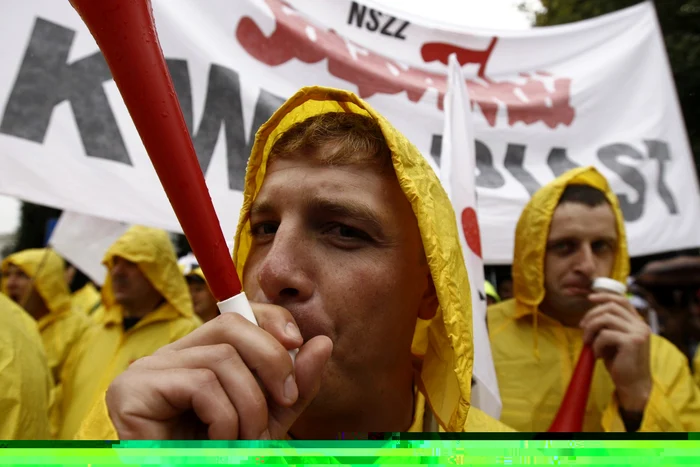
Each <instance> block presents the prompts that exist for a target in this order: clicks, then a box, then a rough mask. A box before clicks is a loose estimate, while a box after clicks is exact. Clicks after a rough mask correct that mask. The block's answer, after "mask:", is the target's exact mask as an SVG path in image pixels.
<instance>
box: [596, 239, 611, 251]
mask: <svg viewBox="0 0 700 467" xmlns="http://www.w3.org/2000/svg"><path fill="white" fill-rule="evenodd" d="M591 247H592V249H593V251H595V252H598V253H606V252H608V251H611V250H612V249H613V246H612V245H611V244H610V243H608V242H604V241H599V242H593V245H591Z"/></svg>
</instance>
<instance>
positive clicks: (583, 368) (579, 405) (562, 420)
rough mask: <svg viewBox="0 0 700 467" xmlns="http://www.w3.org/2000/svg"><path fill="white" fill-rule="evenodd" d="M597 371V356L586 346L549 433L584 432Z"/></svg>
mask: <svg viewBox="0 0 700 467" xmlns="http://www.w3.org/2000/svg"><path fill="white" fill-rule="evenodd" d="M594 369H595V355H594V353H593V349H592V348H591V346H590V345H584V346H583V349H581V355H580V356H579V358H578V363H576V368H575V369H574V373H573V375H572V376H571V381H570V382H569V387H568V388H567V390H566V394H565V395H564V400H563V401H562V403H561V406H560V407H559V411H558V412H557V416H556V417H555V418H554V422H552V426H550V427H549V430H548V433H578V432H581V431H583V418H584V416H585V414H586V405H587V403H588V394H589V393H590V392H591V380H592V379H593V370H594Z"/></svg>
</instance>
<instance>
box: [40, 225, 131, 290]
mask: <svg viewBox="0 0 700 467" xmlns="http://www.w3.org/2000/svg"><path fill="white" fill-rule="evenodd" d="M128 228H129V225H128V224H125V223H123V222H118V221H113V220H109V219H103V218H100V217H93V216H87V215H85V214H78V213H75V212H70V211H65V212H64V213H63V214H61V217H60V218H59V219H58V222H57V223H56V227H55V228H54V230H53V232H52V233H51V238H49V245H51V246H52V247H53V249H54V250H56V251H57V252H58V254H60V255H61V256H63V257H64V258H65V259H66V260H68V261H69V262H70V263H71V264H73V265H74V266H75V267H76V268H78V269H80V270H81V271H82V272H83V273H84V274H85V275H86V276H88V277H89V278H90V280H92V281H93V282H94V283H96V284H97V285H100V286H102V284H104V280H105V277H106V275H107V268H105V267H104V266H103V265H102V259H103V258H104V255H105V253H106V252H107V250H108V249H109V247H110V246H112V244H113V243H114V242H116V241H117V239H118V238H119V237H121V236H122V235H123V234H124V232H126V230H127V229H128Z"/></svg>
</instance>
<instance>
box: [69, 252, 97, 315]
mask: <svg viewBox="0 0 700 467" xmlns="http://www.w3.org/2000/svg"><path fill="white" fill-rule="evenodd" d="M64 275H65V278H66V283H67V284H68V287H69V288H70V290H71V302H72V303H73V307H74V308H75V309H77V310H79V311H82V312H83V313H85V314H86V315H90V314H92V313H93V312H94V311H96V310H97V308H98V307H99V306H100V303H101V302H102V297H101V296H100V291H99V290H97V287H95V284H93V283H92V281H91V280H90V278H88V277H87V276H86V275H85V274H84V273H83V272H82V271H79V270H78V268H76V267H75V266H73V265H72V264H70V263H68V262H67V261H66V270H65V272H64Z"/></svg>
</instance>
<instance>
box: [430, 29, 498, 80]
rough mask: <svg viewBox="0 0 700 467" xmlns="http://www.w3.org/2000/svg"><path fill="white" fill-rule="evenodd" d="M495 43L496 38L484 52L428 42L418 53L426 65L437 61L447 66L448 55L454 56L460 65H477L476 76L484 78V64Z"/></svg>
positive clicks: (487, 60)
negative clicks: (477, 71)
mask: <svg viewBox="0 0 700 467" xmlns="http://www.w3.org/2000/svg"><path fill="white" fill-rule="evenodd" d="M496 42H498V37H494V38H493V39H491V43H489V46H488V47H487V48H486V49H484V50H474V49H465V48H464V47H458V46H456V45H452V44H445V43H443V42H428V43H427V44H423V47H421V50H420V53H421V57H423V61H424V62H426V63H430V62H434V61H435V60H437V61H439V62H441V63H444V64H445V65H447V60H448V59H449V58H450V55H452V54H456V55H457V61H458V62H459V64H460V65H466V64H468V63H476V64H478V65H479V73H478V75H479V76H480V77H481V78H484V77H486V64H487V63H488V62H489V58H490V57H491V52H493V48H494V47H496Z"/></svg>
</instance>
